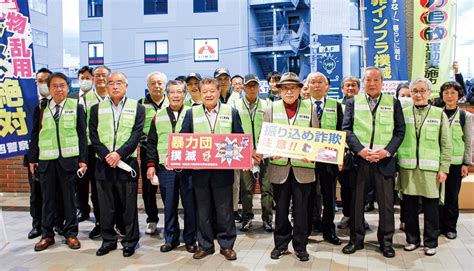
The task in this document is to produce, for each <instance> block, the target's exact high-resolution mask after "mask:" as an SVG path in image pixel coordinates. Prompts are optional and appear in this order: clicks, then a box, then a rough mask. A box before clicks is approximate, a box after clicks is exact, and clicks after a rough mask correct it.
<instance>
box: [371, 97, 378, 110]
mask: <svg viewBox="0 0 474 271" xmlns="http://www.w3.org/2000/svg"><path fill="white" fill-rule="evenodd" d="M376 105H377V99H370V110H372V111H373V110H374V108H375V106H376Z"/></svg>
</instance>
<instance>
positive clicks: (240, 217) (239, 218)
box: [234, 211, 242, 223]
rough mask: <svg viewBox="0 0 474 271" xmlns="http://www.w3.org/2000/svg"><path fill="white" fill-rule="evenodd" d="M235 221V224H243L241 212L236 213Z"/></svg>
mask: <svg viewBox="0 0 474 271" xmlns="http://www.w3.org/2000/svg"><path fill="white" fill-rule="evenodd" d="M234 220H235V222H238V223H240V222H242V216H241V215H240V213H239V211H234Z"/></svg>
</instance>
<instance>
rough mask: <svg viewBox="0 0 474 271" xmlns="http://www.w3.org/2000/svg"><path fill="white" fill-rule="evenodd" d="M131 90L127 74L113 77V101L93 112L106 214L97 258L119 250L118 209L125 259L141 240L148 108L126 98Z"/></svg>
mask: <svg viewBox="0 0 474 271" xmlns="http://www.w3.org/2000/svg"><path fill="white" fill-rule="evenodd" d="M127 87H128V82H127V78H126V77H125V74H123V73H121V72H113V73H111V74H110V75H109V77H108V78H107V90H108V93H109V97H110V99H109V100H105V101H103V102H101V103H99V104H96V105H94V106H93V107H92V108H91V111H90V114H91V116H90V122H89V131H90V139H91V141H92V145H93V146H94V149H95V152H96V153H97V156H98V157H99V158H98V160H97V162H96V171H95V175H96V178H97V192H98V196H99V205H100V210H101V212H102V215H101V217H100V224H101V228H102V246H101V247H100V248H99V249H98V250H97V252H96V255H97V256H102V255H105V254H107V253H109V252H110V251H111V250H114V249H116V248H117V236H116V234H115V230H114V222H115V217H116V212H118V211H119V210H118V208H124V210H123V213H120V216H121V217H122V219H123V222H124V224H125V237H124V238H123V240H122V246H123V256H124V257H130V256H132V255H133V254H134V253H135V248H136V247H137V244H138V239H139V230H138V213H137V193H138V176H137V174H136V172H138V162H137V146H138V143H139V141H140V137H141V136H142V133H143V122H144V120H145V108H144V107H143V105H141V104H139V103H138V102H137V101H135V100H132V99H129V98H127V97H125V93H126V92H127ZM127 166H128V168H127ZM117 205H120V207H119V206H117Z"/></svg>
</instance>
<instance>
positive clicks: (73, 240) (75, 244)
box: [66, 236, 81, 249]
mask: <svg viewBox="0 0 474 271" xmlns="http://www.w3.org/2000/svg"><path fill="white" fill-rule="evenodd" d="M66 244H67V245H68V246H69V248H70V249H79V248H81V242H79V240H78V239H77V237H76V236H69V237H68V238H66Z"/></svg>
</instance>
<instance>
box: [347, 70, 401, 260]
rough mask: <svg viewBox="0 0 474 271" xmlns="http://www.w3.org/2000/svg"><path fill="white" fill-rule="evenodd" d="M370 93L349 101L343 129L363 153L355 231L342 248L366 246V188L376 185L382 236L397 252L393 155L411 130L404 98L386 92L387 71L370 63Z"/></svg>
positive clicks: (387, 248) (390, 253)
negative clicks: (406, 117)
mask: <svg viewBox="0 0 474 271" xmlns="http://www.w3.org/2000/svg"><path fill="white" fill-rule="evenodd" d="M363 80H364V86H365V93H363V94H358V95H356V96H354V98H352V99H350V100H349V101H347V103H346V109H345V113H344V120H343V122H342V129H343V130H344V131H345V132H346V133H347V140H346V141H347V145H349V148H350V150H351V151H352V152H353V153H354V154H355V155H357V156H356V157H355V159H356V163H357V165H358V169H357V177H356V180H355V184H354V186H353V187H354V189H353V194H352V204H351V216H350V217H351V219H350V228H351V237H350V242H349V244H348V245H346V246H345V247H344V248H343V249H342V252H343V253H344V254H352V253H354V252H356V251H357V250H360V249H363V248H364V237H365V225H364V200H365V191H367V190H370V189H369V188H370V187H371V186H375V192H376V197H377V203H378V207H379V227H378V232H377V239H378V242H379V245H380V250H381V251H382V253H383V255H384V256H385V257H389V258H391V257H395V251H394V250H393V247H392V243H393V233H394V231H395V219H394V207H393V205H394V202H393V199H394V194H393V191H394V185H395V174H396V159H395V158H393V155H394V154H395V152H396V151H397V149H398V147H399V146H400V144H401V143H402V140H403V136H404V134H405V120H404V119H403V112H402V106H401V105H400V102H399V101H398V100H397V99H395V97H392V96H391V95H388V94H383V93H382V85H383V76H382V71H381V70H380V69H378V68H375V67H368V68H366V69H365V72H364V79H363Z"/></svg>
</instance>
